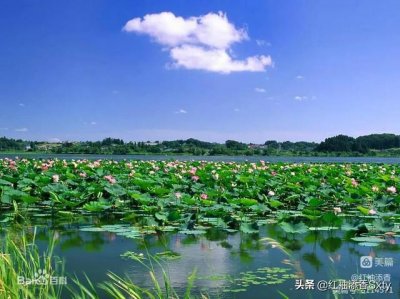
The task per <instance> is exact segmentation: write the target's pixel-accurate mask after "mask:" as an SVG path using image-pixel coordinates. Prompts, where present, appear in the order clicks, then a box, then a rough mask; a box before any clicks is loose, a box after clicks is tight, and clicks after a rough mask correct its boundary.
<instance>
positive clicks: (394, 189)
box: [386, 186, 397, 193]
mask: <svg viewBox="0 0 400 299" xmlns="http://www.w3.org/2000/svg"><path fill="white" fill-rule="evenodd" d="M386 190H387V192H390V193H396V192H397V190H396V187H394V186H391V187H388V188H387V189H386Z"/></svg>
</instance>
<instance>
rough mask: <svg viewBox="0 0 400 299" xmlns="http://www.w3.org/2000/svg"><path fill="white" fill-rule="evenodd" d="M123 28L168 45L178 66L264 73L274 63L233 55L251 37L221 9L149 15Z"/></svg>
mask: <svg viewBox="0 0 400 299" xmlns="http://www.w3.org/2000/svg"><path fill="white" fill-rule="evenodd" d="M123 30H124V31H126V32H135V33H141V34H147V35H149V36H150V37H151V38H152V39H153V40H154V41H155V42H157V43H159V44H161V45H163V46H166V47H168V50H169V51H170V56H171V58H172V59H173V64H172V65H173V66H175V67H183V68H186V69H195V70H206V71H211V72H218V73H231V72H240V71H252V72H261V71H264V70H265V68H266V67H267V66H271V65H272V60H271V57H270V56H264V55H259V56H252V57H247V58H246V59H244V60H234V59H233V58H232V57H231V54H232V51H231V49H230V47H231V45H232V44H234V43H238V42H242V41H243V40H246V39H248V35H247V32H246V30H244V29H237V28H236V27H235V26H234V25H233V24H232V23H230V22H229V21H228V18H227V17H226V14H223V13H221V12H220V13H218V14H215V13H208V14H206V15H203V16H199V17H189V18H186V19H184V18H182V17H179V16H175V15H174V14H173V13H171V12H162V13H159V14H149V15H145V16H144V17H143V18H134V19H132V20H130V21H128V22H127V23H126V24H125V26H124V27H123Z"/></svg>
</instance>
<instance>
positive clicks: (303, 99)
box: [294, 96, 308, 101]
mask: <svg viewBox="0 0 400 299" xmlns="http://www.w3.org/2000/svg"><path fill="white" fill-rule="evenodd" d="M294 99H295V100H296V101H305V100H307V99H308V97H307V96H295V97H294Z"/></svg>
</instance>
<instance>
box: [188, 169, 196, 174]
mask: <svg viewBox="0 0 400 299" xmlns="http://www.w3.org/2000/svg"><path fill="white" fill-rule="evenodd" d="M196 171H197V168H196V167H193V168H192V169H191V170H190V171H189V173H190V174H192V175H195V174H196Z"/></svg>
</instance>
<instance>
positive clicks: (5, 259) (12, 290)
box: [0, 231, 63, 299]
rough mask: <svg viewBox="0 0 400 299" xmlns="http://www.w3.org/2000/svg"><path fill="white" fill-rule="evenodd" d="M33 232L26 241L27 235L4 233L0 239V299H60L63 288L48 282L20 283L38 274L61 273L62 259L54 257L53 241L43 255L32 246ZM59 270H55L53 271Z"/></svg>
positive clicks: (51, 274)
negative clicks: (30, 237) (0, 244)
mask: <svg viewBox="0 0 400 299" xmlns="http://www.w3.org/2000/svg"><path fill="white" fill-rule="evenodd" d="M35 236H36V231H35V232H34V233H33V237H32V239H31V240H30V241H29V238H28V236H27V235H26V233H24V232H22V233H21V234H18V235H16V236H15V237H14V238H13V237H12V236H11V235H10V234H7V235H6V236H4V237H3V238H1V240H2V242H1V243H2V246H1V247H0V248H1V252H0V298H7V299H8V298H10V299H14V298H21V299H38V298H49V299H53V298H60V297H61V289H62V285H56V284H51V283H44V284H37V283H32V284H29V285H24V284H23V282H25V281H27V279H28V280H32V279H34V278H35V275H36V277H37V275H38V274H39V273H46V274H48V275H50V276H53V277H55V276H59V275H60V274H58V273H56V272H59V271H60V272H61V273H62V272H63V263H62V261H61V260H59V259H57V258H55V257H53V249H54V242H55V241H54V239H53V238H52V239H51V241H50V242H49V245H48V248H47V250H46V251H44V252H43V254H42V255H40V253H39V249H38V247H37V245H36V244H35ZM56 270H58V271H56Z"/></svg>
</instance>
